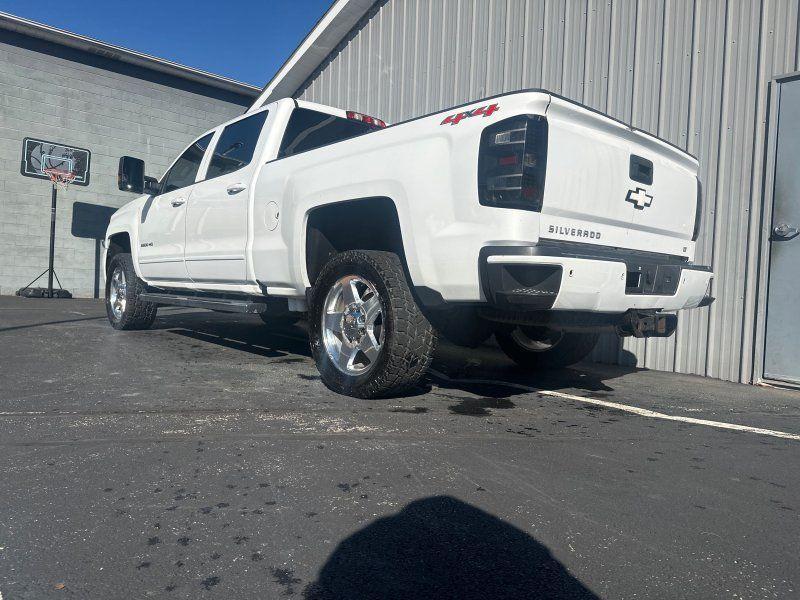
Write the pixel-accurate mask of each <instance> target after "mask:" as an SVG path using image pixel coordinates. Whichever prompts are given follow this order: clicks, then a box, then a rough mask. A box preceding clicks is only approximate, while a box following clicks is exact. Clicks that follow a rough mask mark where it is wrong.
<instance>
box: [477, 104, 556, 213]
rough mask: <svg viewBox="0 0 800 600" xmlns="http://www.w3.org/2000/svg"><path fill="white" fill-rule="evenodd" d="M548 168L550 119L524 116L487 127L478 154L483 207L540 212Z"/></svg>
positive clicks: (479, 188)
mask: <svg viewBox="0 0 800 600" xmlns="http://www.w3.org/2000/svg"><path fill="white" fill-rule="evenodd" d="M546 167H547V119H545V117H543V116H541V115H525V116H519V117H512V118H510V119H505V120H504V121H500V122H499V123H495V124H494V125H492V126H490V127H487V128H486V129H484V130H483V134H482V135H481V146H480V154H479V156H478V198H479V201H480V203H481V204H483V205H484V206H496V207H498V208H519V209H523V210H533V211H540V210H541V209H542V199H543V197H544V178H545V171H546Z"/></svg>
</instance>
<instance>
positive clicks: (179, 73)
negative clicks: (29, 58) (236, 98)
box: [0, 11, 261, 97]
mask: <svg viewBox="0 0 800 600" xmlns="http://www.w3.org/2000/svg"><path fill="white" fill-rule="evenodd" d="M0 29H6V30H9V31H15V32H17V33H21V34H24V35H28V36H31V37H34V38H38V39H42V40H46V41H49V42H53V43H56V44H60V45H62V46H68V47H70V48H76V49H78V50H83V51H85V52H90V53H92V54H97V55H98V56H103V57H105V58H109V59H112V60H118V61H121V62H125V63H129V64H132V65H136V66H139V67H143V68H145V69H150V70H153V71H159V72H161V73H166V74H168V75H172V76H174V77H179V78H181V79H186V80H189V81H193V82H196V83H201V84H203V85H207V86H211V87H214V88H217V89H221V90H226V91H228V92H233V93H235V94H241V95H243V96H252V97H255V96H257V95H258V94H259V93H260V92H261V90H260V89H259V88H258V87H256V86H254V85H250V84H247V83H242V82H241V81H236V80H235V79H229V78H228V77H222V76H221V75H215V74H214V73H209V72H207V71H202V70H200V69H193V68H192V67H187V66H185V65H181V64H179V63H176V62H172V61H169V60H165V59H163V58H158V57H157V56H151V55H149V54H144V53H143V52H137V51H135V50H129V49H128V48H123V47H122V46H115V45H113V44H108V43H106V42H102V41H100V40H96V39H94V38H90V37H87V36H83V35H78V34H76V33H72V32H70V31H65V30H63V29H58V28H56V27H51V26H49V25H45V24H43V23H38V22H36V21H31V20H29V19H23V18H22V17H18V16H16V15H12V14H9V13H6V12H2V11H0Z"/></svg>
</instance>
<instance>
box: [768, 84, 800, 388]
mask: <svg viewBox="0 0 800 600" xmlns="http://www.w3.org/2000/svg"><path fill="white" fill-rule="evenodd" d="M779 85H780V86H781V87H780V100H779V102H780V104H779V106H778V128H777V135H778V138H777V147H776V153H775V188H774V192H773V193H774V203H773V216H772V235H771V236H770V266H769V288H768V297H767V333H766V345H765V348H764V377H765V378H767V379H776V380H779V381H787V382H793V383H800V321H799V320H798V318H797V305H798V301H800V169H798V168H797V161H798V158H797V157H798V156H800V80H794V81H788V82H784V83H781V84H779Z"/></svg>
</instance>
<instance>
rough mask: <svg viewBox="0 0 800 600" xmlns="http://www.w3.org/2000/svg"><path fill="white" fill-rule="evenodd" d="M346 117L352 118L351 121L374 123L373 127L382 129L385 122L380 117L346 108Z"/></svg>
mask: <svg viewBox="0 0 800 600" xmlns="http://www.w3.org/2000/svg"><path fill="white" fill-rule="evenodd" d="M346 112H347V118H348V119H352V120H353V121H361V122H362V123H366V124H367V125H374V126H375V127H379V128H381V129H383V128H384V127H386V123H384V122H383V121H382V120H380V119H376V118H375V117H370V116H369V115H362V114H361V113H357V112H354V111H352V110H348V111H346Z"/></svg>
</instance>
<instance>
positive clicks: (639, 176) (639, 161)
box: [628, 154, 653, 185]
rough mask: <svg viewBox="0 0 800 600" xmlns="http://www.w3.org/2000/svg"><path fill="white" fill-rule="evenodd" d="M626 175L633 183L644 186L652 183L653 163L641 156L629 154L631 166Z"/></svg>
mask: <svg viewBox="0 0 800 600" xmlns="http://www.w3.org/2000/svg"><path fill="white" fill-rule="evenodd" d="M628 175H629V176H630V178H631V179H633V180H634V181H638V182H639V183H643V184H645V185H652V183H653V161H652V160H647V159H646V158H644V157H643V156H637V155H636V154H631V165H630V170H629V173H628Z"/></svg>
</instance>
